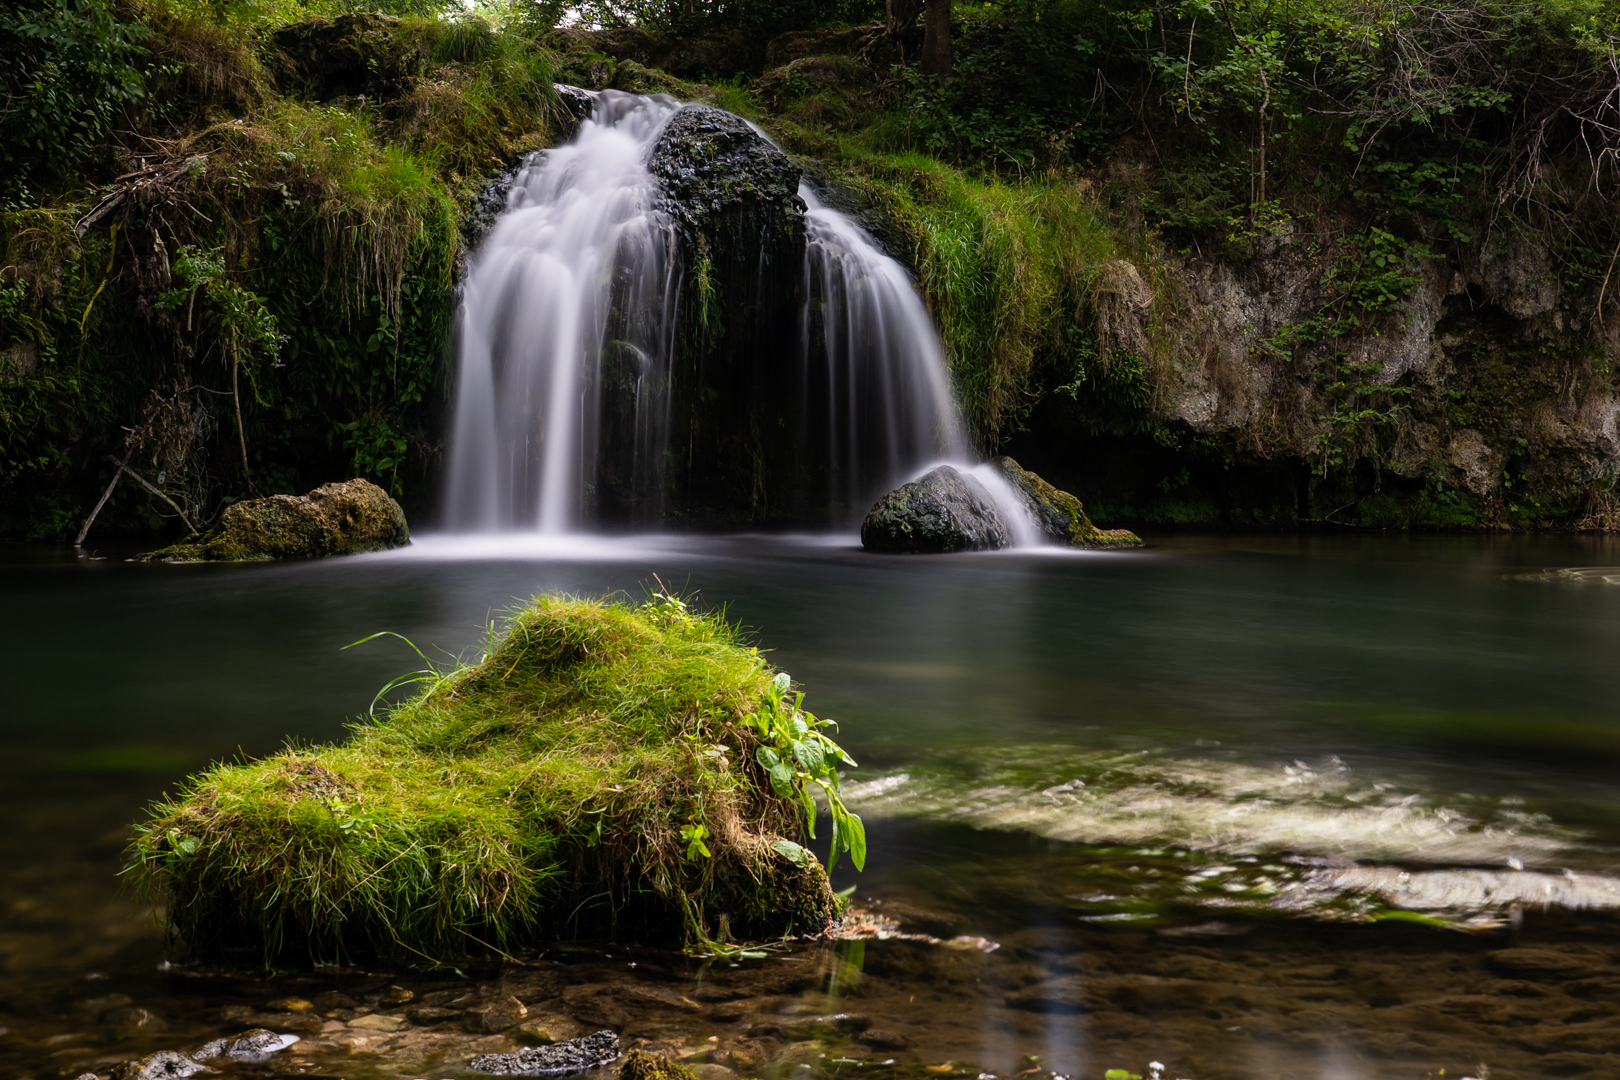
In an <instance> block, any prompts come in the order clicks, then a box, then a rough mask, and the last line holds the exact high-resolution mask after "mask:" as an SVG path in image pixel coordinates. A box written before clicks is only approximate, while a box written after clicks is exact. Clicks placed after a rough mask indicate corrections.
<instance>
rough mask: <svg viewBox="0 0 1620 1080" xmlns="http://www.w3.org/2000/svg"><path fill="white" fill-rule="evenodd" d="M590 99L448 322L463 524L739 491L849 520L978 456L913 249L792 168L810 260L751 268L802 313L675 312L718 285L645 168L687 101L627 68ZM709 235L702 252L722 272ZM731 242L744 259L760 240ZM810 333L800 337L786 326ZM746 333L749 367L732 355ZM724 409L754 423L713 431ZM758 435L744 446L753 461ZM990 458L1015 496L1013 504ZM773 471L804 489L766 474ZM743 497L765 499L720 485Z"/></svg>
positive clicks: (654, 505) (479, 525) (540, 522)
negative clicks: (904, 252) (864, 222)
mask: <svg viewBox="0 0 1620 1080" xmlns="http://www.w3.org/2000/svg"><path fill="white" fill-rule="evenodd" d="M591 97H592V98H593V99H594V103H593V108H592V111H591V115H590V116H589V118H588V119H586V120H585V121H583V122H582V123H581V125H580V128H579V131H578V133H577V134H576V135H575V137H574V138H573V139H572V140H570V141H569V142H568V143H567V144H566V145H563V146H560V147H557V148H555V149H551V150H544V151H540V152H538V153H536V154H534V155H531V157H530V158H529V159H528V160H527V161H526V162H525V164H524V166H523V167H522V169H521V170H520V171H519V172H518V174H517V175H516V177H515V178H514V179H513V182H512V184H511V187H510V190H509V192H508V195H507V201H506V208H505V209H504V210H503V211H502V212H501V214H500V215H499V216H498V217H497V219H496V221H495V223H494V225H493V227H492V228H491V230H490V232H489V234H488V235H487V236H486V237H485V239H484V240H483V242H482V244H481V245H480V246H479V248H478V250H477V251H476V253H475V254H474V256H473V257H472V259H471V261H470V265H469V268H468V272H467V275H466V278H465V281H464V285H463V290H462V300H461V307H460V311H459V313H458V318H457V329H456V334H457V341H456V345H457V354H458V355H457V360H458V365H459V366H458V377H457V383H456V398H455V410H454V414H453V418H452V424H453V427H452V432H451V444H450V455H449V470H448V492H447V507H446V509H447V519H448V522H449V524H450V526H451V527H452V528H455V529H460V530H466V531H485V532H487V531H496V530H520V531H538V532H541V533H553V534H555V533H565V532H570V531H574V530H577V529H579V528H581V527H582V526H587V525H591V524H595V523H599V522H602V521H604V520H612V521H614V522H617V523H622V524H630V525H635V526H641V527H657V526H659V525H661V524H664V523H666V522H667V521H670V520H675V521H693V522H697V523H699V524H705V523H707V524H713V523H714V522H715V521H717V520H719V521H724V520H727V519H726V518H725V517H724V515H725V514H727V513H729V514H731V518H730V520H744V521H746V520H753V519H749V518H748V517H746V514H748V513H760V511H759V508H760V507H762V506H764V507H768V508H769V510H770V511H771V512H772V513H774V514H775V515H776V517H774V518H773V519H772V520H784V519H794V518H795V517H796V519H797V520H801V521H802V520H804V519H806V518H812V519H814V518H819V519H820V520H821V521H823V522H826V523H837V524H846V523H848V522H850V521H851V520H859V517H860V516H861V515H864V513H865V512H866V510H867V508H868V507H869V506H870V505H871V503H872V501H873V500H874V499H875V498H876V497H877V496H879V495H881V494H882V493H883V492H884V491H887V490H889V489H890V488H892V487H894V486H896V485H897V484H900V483H903V482H905V481H906V480H909V479H912V478H914V477H915V476H917V475H920V474H921V473H922V472H923V471H925V470H926V469H927V468H929V467H931V465H932V464H934V463H937V462H940V461H950V462H952V463H955V464H958V465H959V466H960V467H962V468H964V469H967V468H971V466H969V464H968V462H969V456H968V448H967V439H966V436H965V434H964V431H963V424H962V420H961V417H960V414H959V412H958V410H957V407H956V403H955V400H954V398H953V396H952V392H951V386H950V379H949V376H948V374H947V368H946V362H945V355H944V350H943V348H942V346H941V344H940V340H939V335H938V333H937V332H936V330H935V328H934V325H933V321H932V319H931V318H930V316H929V314H928V311H927V309H926V307H924V305H923V303H922V301H921V299H920V298H919V297H918V295H917V292H916V289H915V287H914V285H913V284H912V281H911V278H910V276H909V274H908V273H907V272H906V270H905V269H904V268H903V267H901V266H900V264H898V263H897V262H895V260H894V259H892V258H890V257H889V256H888V255H886V254H884V252H883V251H882V249H881V248H880V247H879V246H878V244H877V243H876V242H875V241H874V240H873V239H872V237H871V236H870V235H868V234H867V233H866V232H865V231H864V230H863V229H861V228H860V227H859V226H858V225H857V224H856V223H855V222H854V221H852V220H851V219H850V218H849V217H848V216H846V215H845V214H842V213H840V212H839V211H837V210H835V209H833V208H831V207H829V206H826V205H824V203H823V202H822V201H821V200H820V199H818V198H817V196H816V194H815V192H813V191H812V190H811V189H810V188H809V187H807V186H804V185H802V184H801V185H800V187H799V192H798V194H799V199H800V200H802V204H803V223H804V230H803V259H802V262H803V265H802V268H801V269H800V270H798V271H797V272H796V277H795V273H794V272H793V271H791V269H790V268H781V267H780V263H779V262H778V263H776V264H775V265H774V266H768V265H767V264H768V263H770V258H769V254H768V252H766V251H765V250H764V249H762V250H761V251H760V253H759V255H758V256H757V259H756V261H757V263H758V265H759V269H758V270H757V273H758V274H759V278H758V281H757V282H756V281H755V280H754V278H753V277H752V276H746V275H745V276H746V280H747V281H748V282H749V283H750V286H749V287H750V288H752V289H754V291H755V292H756V293H758V292H759V291H760V290H762V289H765V291H766V292H768V293H770V294H771V295H772V296H775V295H777V294H790V295H785V299H786V301H788V302H791V303H794V304H796V305H797V311H798V315H797V320H796V321H797V326H796V327H795V326H794V319H793V316H792V315H791V314H789V315H788V316H787V317H786V318H785V319H772V318H770V317H767V316H768V313H764V314H761V312H759V311H756V310H741V311H733V312H731V313H729V314H727V315H726V316H725V317H724V318H723V319H721V318H719V317H717V318H716V322H715V325H716V326H722V327H723V329H720V330H716V329H714V327H711V326H710V324H709V319H708V312H709V310H710V309H709V308H707V307H705V308H702V309H701V311H702V313H703V314H702V317H701V318H693V317H691V314H690V311H691V310H698V309H689V311H688V317H687V318H686V319H684V320H683V318H682V305H683V302H684V303H688V304H691V303H695V302H696V301H697V299H698V296H699V294H700V293H703V290H705V289H712V288H713V285H712V282H711V281H710V279H708V278H706V277H703V276H697V277H696V279H695V280H693V281H688V280H687V279H688V278H689V277H693V276H694V275H693V274H689V273H688V270H689V269H690V268H688V267H686V266H684V265H683V261H684V257H683V254H682V252H683V247H682V237H681V234H680V233H679V232H678V230H677V227H676V224H675V222H674V221H673V220H672V216H679V215H678V214H676V215H671V214H670V213H667V212H665V211H666V210H667V209H668V207H667V206H666V207H665V208H664V209H660V199H661V197H662V196H663V192H662V191H661V189H660V181H659V179H658V177H657V176H655V175H654V173H653V171H652V169H650V168H649V159H650V158H651V156H652V155H653V154H654V152H655V149H656V148H657V147H658V146H659V138H660V135H661V134H662V133H663V132H664V129H665V127H666V125H668V124H669V122H670V120H671V119H672V118H673V117H674V116H675V115H676V114H677V113H678V112H679V111H680V110H681V109H682V108H683V105H682V104H681V103H680V102H678V101H676V100H675V99H674V98H671V97H668V96H665V95H653V96H641V95H632V94H625V93H620V92H617V91H612V90H604V91H600V92H598V93H595V94H592V95H591ZM710 115H716V114H714V113H711V114H710ZM719 115H721V116H722V117H723V118H724V119H725V121H726V122H728V123H731V124H733V125H737V124H739V122H738V121H737V120H736V118H734V117H729V116H727V115H725V114H719ZM744 135H745V137H748V138H752V136H750V135H747V133H746V132H744ZM676 138H677V135H676V133H675V131H674V129H672V131H671V140H674V139H676ZM666 141H669V140H666ZM761 141H762V142H763V141H764V140H763V137H762V138H761ZM770 152H771V153H775V154H778V155H779V154H780V151H777V150H776V149H775V148H774V147H771V148H770ZM726 179H727V180H728V181H729V174H727V176H726ZM783 198H784V199H787V200H789V201H791V189H788V190H787V192H786V193H785V194H784V195H783ZM683 205H684V204H683ZM677 209H678V208H677ZM796 214H797V211H796V210H795V215H796ZM794 227H795V228H797V225H795V226H794ZM700 251H701V253H702V254H701V258H700V259H699V260H698V262H699V263H700V264H701V266H702V270H703V273H705V274H707V273H710V272H711V271H712V272H719V271H717V270H714V265H717V264H714V265H711V264H710V263H709V262H708V254H709V253H708V252H707V251H706V250H703V249H700ZM732 255H733V261H732V263H730V264H729V265H732V266H736V265H739V264H740V265H744V266H747V265H750V264H749V262H748V260H749V259H755V257H754V256H750V255H748V254H747V253H746V252H744V253H743V255H742V257H741V258H740V260H739V259H738V257H737V256H736V253H735V252H733V253H732ZM784 269H787V270H789V273H788V274H787V275H786V276H783V274H782V270H784ZM694 273H695V272H694ZM754 273H756V271H752V270H750V271H748V275H752V274H754ZM773 282H774V283H775V284H774V286H771V288H769V289H766V286H767V285H770V283H773ZM687 288H689V289H692V290H693V294H692V295H691V296H686V295H685V294H684V293H683V289H687ZM703 295H705V296H707V295H708V294H707V293H704V294H703ZM722 300H723V298H722ZM709 302H710V301H709V300H708V299H704V300H703V303H704V304H708V303H709ZM772 302H774V301H771V300H767V301H766V302H764V303H763V304H762V303H761V302H760V301H759V300H758V298H757V297H756V298H755V299H754V300H752V301H748V302H744V301H741V300H739V301H737V302H736V304H735V306H736V308H738V309H743V308H752V307H756V306H768V305H769V304H770V303H772ZM791 310H793V309H791V308H790V309H789V311H790V312H791ZM683 323H684V324H685V325H683ZM699 324H701V325H699ZM795 331H796V336H797V340H796V341H792V340H780V339H781V338H785V337H790V336H793V335H795ZM717 334H731V335H733V338H732V339H730V342H729V344H728V345H727V346H726V348H729V349H730V350H731V352H730V353H727V354H724V355H722V354H720V353H713V351H712V349H711V350H710V352H705V351H704V350H705V349H709V348H710V346H711V345H712V341H711V337H712V336H714V335H717ZM749 335H753V336H752V337H750V336H749ZM739 343H740V344H741V346H743V347H742V349H741V354H742V356H743V357H744V365H745V367H747V368H748V369H749V370H747V371H743V372H739V371H737V370H735V368H734V366H733V367H727V364H728V363H730V364H733V365H735V360H734V359H728V357H735V356H736V355H737V354H738V350H739ZM711 354H712V355H711ZM694 357H695V359H694ZM705 357H709V359H707V360H706V359H705ZM715 357H718V359H716V358H715ZM706 365H707V366H706ZM723 395H730V397H723ZM717 397H723V404H722V405H720V406H716V405H715V400H716V399H717ZM739 403H741V405H740V406H739ZM725 425H730V426H733V427H736V428H737V429H739V431H742V430H744V429H746V437H747V439H751V440H753V441H752V442H746V440H743V439H741V438H740V437H739V436H738V433H737V432H725V433H723V434H725V436H726V438H724V439H721V438H716V437H714V429H715V428H716V427H719V426H725ZM706 437H707V440H706ZM750 448H751V451H750ZM750 452H751V453H752V455H753V461H752V463H751V465H750V464H749V463H748V462H744V461H742V460H740V459H742V458H745V457H748V456H749V453H750ZM749 468H752V474H751V475H745V474H746V472H747V470H748V469H749ZM728 470H729V471H728ZM984 471H985V472H986V473H990V474H991V475H989V476H987V477H986V476H981V479H984V480H985V481H986V484H987V486H988V487H990V489H991V491H992V493H993V494H994V495H995V496H996V499H997V502H998V503H1001V504H1002V505H1003V507H1004V509H1005V508H1008V507H1009V506H1010V507H1017V506H1019V505H1020V504H1019V503H1018V500H1017V498H1016V496H1014V495H1013V494H1012V492H1011V491H1010V489H1008V490H1006V491H1005V492H1004V491H1002V490H1001V489H1002V488H1005V487H1006V485H1005V483H1004V482H1001V481H1000V478H999V476H995V475H993V472H992V471H990V470H984ZM761 477H764V478H765V481H762V479H761ZM766 481H768V482H766ZM762 483H764V486H766V487H770V486H771V485H772V484H774V485H775V486H776V487H777V488H793V489H797V490H768V491H763V492H762V491H761V490H760V489H761V486H762ZM750 485H751V486H750ZM717 492H718V493H719V494H718V495H717V494H716V493H717ZM739 492H741V494H739ZM728 497H729V498H730V499H732V500H733V501H734V502H741V501H744V500H745V499H746V500H751V502H749V505H747V506H740V507H736V506H734V507H716V506H715V505H713V504H715V503H717V502H719V501H721V500H722V499H724V498H728ZM694 506H695V509H694ZM783 508H787V509H783ZM704 513H706V514H708V515H709V517H708V518H707V519H705V518H702V517H700V515H701V514H704ZM1007 516H1008V517H1009V520H1010V521H1011V520H1012V519H1013V518H1017V519H1018V522H1017V523H1016V524H1014V526H1013V527H1014V530H1015V532H1017V533H1018V534H1019V536H1020V539H1023V538H1025V537H1027V536H1029V535H1032V533H1031V530H1029V529H1026V528H1024V522H1023V520H1022V519H1023V517H1024V516H1025V515H1024V514H1023V513H1022V511H1021V510H1016V511H1015V512H1014V513H1012V514H1010V515H1007Z"/></svg>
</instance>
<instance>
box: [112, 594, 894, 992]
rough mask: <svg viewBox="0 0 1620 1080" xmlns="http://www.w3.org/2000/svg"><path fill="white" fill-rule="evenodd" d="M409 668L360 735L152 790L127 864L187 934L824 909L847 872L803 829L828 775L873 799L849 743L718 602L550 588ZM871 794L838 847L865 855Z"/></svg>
mask: <svg viewBox="0 0 1620 1080" xmlns="http://www.w3.org/2000/svg"><path fill="white" fill-rule="evenodd" d="M410 681H414V682H417V683H418V684H420V685H422V686H423V689H422V691H421V693H419V694H418V695H417V696H416V697H413V698H411V699H410V700H408V701H405V702H403V703H402V704H399V705H397V706H394V707H392V708H389V709H387V710H386V711H385V712H384V714H383V715H381V716H378V717H376V718H375V719H374V720H373V721H372V722H368V723H363V724H360V725H358V726H357V727H356V728H355V730H354V733H353V734H352V735H351V736H350V738H349V739H348V740H347V741H346V742H344V743H342V744H340V745H335V746H318V747H295V748H291V749H288V750H286V751H283V752H282V753H279V754H276V755H274V756H272V757H269V758H266V759H263V760H260V761H249V762H243V763H239V764H232V765H220V766H216V767H214V768H213V769H211V770H209V771H208V772H206V773H203V774H202V775H200V776H196V777H193V778H192V779H191V780H190V781H188V782H187V784H186V785H185V787H184V788H183V789H182V790H181V791H180V792H179V793H178V794H176V795H175V796H174V797H172V798H170V799H167V800H165V801H163V802H161V803H159V804H158V805H156V806H154V807H153V808H152V811H151V816H150V817H149V819H148V820H147V821H146V822H145V823H144V824H142V825H141V826H140V827H139V830H138V834H137V837H136V839H135V841H134V843H133V846H132V848H131V864H130V873H131V874H133V875H134V877H135V878H136V880H137V881H138V882H139V883H140V884H141V886H142V887H143V888H144V889H145V890H146V891H147V892H148V893H150V894H151V895H153V896H154V897H156V898H160V899H161V900H162V901H163V904H164V910H165V912H166V913H167V918H168V920H169V923H170V925H171V927H172V929H173V930H174V932H175V933H176V934H177V935H178V936H179V937H180V938H181V939H182V940H184V941H185V942H187V943H188V944H189V945H191V946H192V947H193V948H194V949H196V950H198V951H199V952H201V953H203V954H217V953H220V952H221V951H225V950H229V949H233V948H235V949H240V948H242V947H244V946H246V947H249V948H258V949H260V950H262V952H263V954H264V955H265V956H266V957H267V958H269V957H274V956H309V957H314V958H316V959H328V960H334V959H337V958H338V957H340V956H353V955H367V954H370V955H383V956H388V957H393V958H396V959H402V960H406V961H413V960H414V961H422V960H430V961H435V962H439V961H445V960H449V959H453V958H455V957H458V956H462V955H465V954H468V953H478V952H489V951H495V952H509V951H513V950H519V949H522V948H525V947H527V946H531V945H533V944H534V943H536V942H537V941H538V940H540V939H541V938H542V937H543V936H546V935H557V934H571V933H579V932H589V931H603V930H608V929H614V928H616V929H617V930H618V932H620V933H629V934H632V935H633V934H637V933H640V932H642V931H649V932H654V933H659V932H674V933H677V934H680V933H684V934H685V936H686V938H687V940H688V941H689V942H693V943H698V942H708V941H724V940H726V939H728V938H730V937H732V936H733V935H735V936H737V937H739V938H743V939H748V938H761V937H770V936H777V935H781V934H788V933H808V934H815V933H820V932H821V931H822V930H823V929H824V928H825V926H826V925H827V922H828V920H829V918H830V917H831V915H832V912H833V909H834V906H835V901H834V898H833V896H832V893H831V892H830V891H829V887H828V884H827V876H826V873H825V872H824V871H823V869H822V867H821V865H820V864H819V863H818V862H816V860H815V859H814V858H813V857H812V856H810V854H809V853H808V851H807V850H806V849H804V848H802V847H800V846H799V845H798V844H797V843H795V842H794V841H793V839H792V838H793V837H794V836H796V835H798V834H799V833H800V831H801V828H802V826H803V823H804V821H805V814H806V809H807V808H808V809H810V810H812V811H813V808H814V804H813V803H812V802H810V788H812V787H814V788H816V789H817V790H818V792H821V793H822V794H823V795H824V796H827V797H829V798H830V802H831V803H832V805H833V807H834V810H835V814H836V815H837V816H839V817H840V818H842V819H850V818H852V817H853V816H852V815H849V814H848V813H847V811H843V810H842V803H841V802H839V801H838V796H837V791H838V776H837V772H836V770H835V769H834V768H833V765H834V763H835V762H836V761H837V760H840V759H842V758H843V754H842V751H840V750H838V749H837V747H836V745H835V744H833V743H831V741H830V740H829V739H827V738H826V736H825V735H824V734H823V733H822V732H823V730H824V728H825V724H824V723H823V722H820V721H816V720H815V719H814V718H813V717H809V716H808V714H806V713H803V712H802V710H800V709H799V708H798V707H797V702H798V701H799V700H801V699H802V696H798V697H794V698H792V699H789V698H788V697H787V696H786V694H785V690H786V684H787V682H788V680H787V678H786V676H785V675H781V674H777V673H773V672H772V670H771V669H770V667H769V665H767V664H766V663H765V661H764V660H763V658H762V657H761V656H760V655H759V652H758V651H757V650H756V649H753V648H750V647H746V646H744V645H743V644H742V643H741V642H740V640H739V635H738V631H737V630H736V629H735V628H734V627H732V626H730V625H728V624H727V623H726V622H725V621H724V620H723V618H721V617H719V616H717V615H704V614H696V613H694V612H692V611H691V610H689V609H688V608H687V606H686V605H685V604H684V603H683V602H681V601H680V600H678V599H676V598H673V597H669V596H659V597H655V598H653V599H651V600H649V601H648V602H647V603H645V604H640V605H633V606H632V605H627V604H621V603H603V602H593V601H588V600H581V599H576V598H572V597H561V596H542V597H538V598H536V599H535V601H534V602H533V603H532V604H531V605H529V606H525V607H523V608H521V609H519V610H517V611H516V612H515V613H514V614H513V615H512V617H511V619H510V621H509V623H508V625H507V629H506V632H505V635H504V636H503V637H502V638H501V639H500V640H499V641H498V642H497V641H496V640H495V639H494V636H493V630H492V632H491V643H490V647H489V649H488V651H487V652H486V654H485V655H484V656H483V657H482V658H480V659H479V660H478V661H476V662H474V663H471V664H466V665H462V666H458V667H455V668H453V669H450V670H436V669H428V670H425V671H423V672H420V673H418V675H417V676H415V677H414V678H412V679H408V680H403V682H410ZM396 685H398V684H396ZM766 762H769V764H766ZM789 762H791V764H790V763H789ZM811 820H812V821H813V816H812V819H811ZM853 820H854V822H855V828H854V831H853V832H852V831H848V830H845V829H840V830H839V831H838V836H839V837H841V838H843V839H842V841H840V840H835V841H834V847H833V856H834V858H836V856H837V854H838V851H839V848H840V847H843V848H844V849H846V850H848V849H851V848H854V849H855V854H856V861H857V862H861V861H864V848H865V841H864V836H861V835H860V834H859V819H853ZM857 837H859V838H858V839H857Z"/></svg>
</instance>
